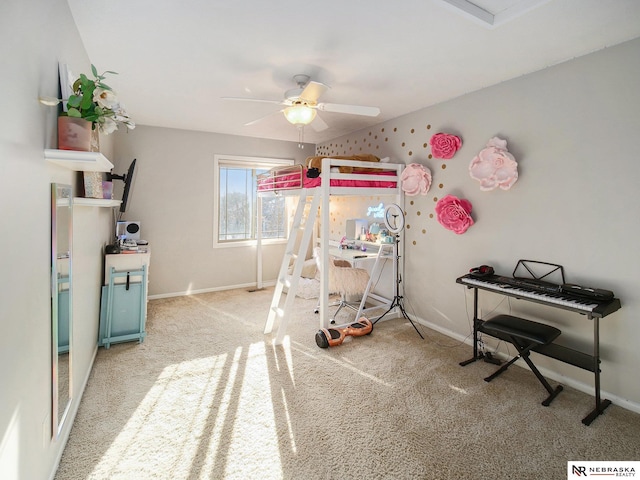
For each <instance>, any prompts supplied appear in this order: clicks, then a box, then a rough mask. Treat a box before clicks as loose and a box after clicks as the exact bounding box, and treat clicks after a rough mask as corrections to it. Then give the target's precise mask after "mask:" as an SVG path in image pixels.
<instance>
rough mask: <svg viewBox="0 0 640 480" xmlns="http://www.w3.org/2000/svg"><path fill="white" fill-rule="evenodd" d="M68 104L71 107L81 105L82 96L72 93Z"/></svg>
mask: <svg viewBox="0 0 640 480" xmlns="http://www.w3.org/2000/svg"><path fill="white" fill-rule="evenodd" d="M67 105H68V106H69V107H74V108H77V107H79V106H80V97H79V96H77V95H71V96H70V97H69V99H68V100H67Z"/></svg>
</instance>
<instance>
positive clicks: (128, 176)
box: [107, 158, 136, 214]
mask: <svg viewBox="0 0 640 480" xmlns="http://www.w3.org/2000/svg"><path fill="white" fill-rule="evenodd" d="M135 170H136V159H135V158H134V159H133V162H131V165H129V170H127V173H125V174H124V175H115V174H113V173H109V174H107V179H108V180H114V179H115V180H122V181H123V182H124V191H123V192H122V203H121V204H120V214H123V213H124V212H126V210H127V203H128V201H129V194H130V193H131V183H132V182H133V175H134V173H135Z"/></svg>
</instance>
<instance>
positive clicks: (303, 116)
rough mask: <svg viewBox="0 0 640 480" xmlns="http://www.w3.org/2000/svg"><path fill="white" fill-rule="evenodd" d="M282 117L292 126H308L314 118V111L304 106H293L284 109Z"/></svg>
mask: <svg viewBox="0 0 640 480" xmlns="http://www.w3.org/2000/svg"><path fill="white" fill-rule="evenodd" d="M284 116H285V117H286V119H287V120H288V121H289V123H292V124H294V125H309V124H310V123H311V122H312V121H313V119H314V118H316V111H315V109H314V108H310V107H307V106H306V105H294V106H292V107H287V108H285V109H284Z"/></svg>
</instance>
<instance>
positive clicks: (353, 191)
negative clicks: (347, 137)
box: [256, 158, 405, 345]
mask: <svg viewBox="0 0 640 480" xmlns="http://www.w3.org/2000/svg"><path fill="white" fill-rule="evenodd" d="M340 166H350V167H357V168H368V169H376V170H380V171H384V170H386V171H389V170H393V171H394V172H395V173H394V174H393V175H373V174H366V173H356V174H347V173H339V172H337V171H336V172H332V171H331V169H332V168H334V167H340ZM404 167H405V165H404V164H392V163H384V162H380V163H378V162H361V161H354V160H341V159H334V158H324V159H323V160H322V170H321V171H322V173H321V175H320V178H321V185H320V186H319V187H315V188H291V187H288V188H286V189H279V190H270V191H261V190H258V212H257V213H258V215H257V218H258V222H257V223H258V227H257V232H256V235H257V262H258V267H257V272H258V280H257V287H258V288H262V252H261V250H262V232H261V225H262V222H261V219H262V201H261V199H262V197H265V196H269V195H294V196H297V197H298V198H299V200H298V206H297V208H296V213H295V216H294V220H293V225H292V227H291V232H290V234H289V239H288V241H287V247H286V251H285V254H284V256H283V259H282V264H281V266H280V272H279V274H278V278H277V280H276V286H275V290H274V294H273V300H272V302H271V308H270V309H269V314H268V317H267V321H266V323H265V328H264V333H265V334H269V333H271V332H272V331H273V328H274V326H275V323H276V319H279V325H278V330H277V333H276V336H275V338H274V344H276V345H280V344H282V342H283V340H284V337H285V335H286V328H287V323H288V321H289V316H290V311H291V305H292V304H293V299H294V298H295V295H296V291H297V288H298V281H299V278H300V274H301V273H302V266H303V264H304V261H305V259H306V253H307V251H308V249H309V244H310V242H311V239H312V235H313V231H314V224H315V220H316V217H317V215H318V208H320V211H321V228H320V238H319V240H318V243H319V246H320V252H321V254H320V259H321V262H322V263H321V265H322V267H321V268H320V302H319V305H320V309H319V310H320V328H326V327H328V326H329V309H328V306H329V273H328V271H329V269H328V268H327V262H328V261H329V254H328V253H329V222H330V218H329V201H330V197H331V196H337V195H341V196H374V195H385V196H394V197H395V198H394V201H393V203H396V204H398V205H399V206H400V207H401V208H403V209H404V195H403V192H402V188H401V183H400V175H401V174H402V170H403V169H404ZM302 174H304V173H302ZM331 180H367V181H384V182H395V184H396V187H395V188H374V187H331V186H330V182H331ZM307 205H308V206H309V209H308V213H307V214H306V215H305V210H306V207H307ZM298 238H300V242H299V246H298V249H297V251H294V250H295V247H296V243H297V242H296V240H297V239H298ZM292 259H293V260H294V263H293V272H292V274H291V275H288V270H289V266H290V263H291V260H292ZM285 286H286V287H287V289H288V290H287V294H286V295H285V297H286V298H285V300H284V305H282V302H281V299H282V296H283V289H284V287H285ZM363 303H364V302H363Z"/></svg>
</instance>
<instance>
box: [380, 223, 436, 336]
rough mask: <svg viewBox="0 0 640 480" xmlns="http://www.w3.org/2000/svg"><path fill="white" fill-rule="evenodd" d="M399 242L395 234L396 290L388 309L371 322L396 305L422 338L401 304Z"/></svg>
mask: <svg viewBox="0 0 640 480" xmlns="http://www.w3.org/2000/svg"><path fill="white" fill-rule="evenodd" d="M399 244H400V235H396V239H395V243H394V245H393V256H394V260H395V264H394V266H393V270H394V273H395V275H396V292H395V293H396V294H395V296H394V297H393V300H392V301H391V305H390V306H389V309H388V310H387V311H386V312H384V313H383V314H382V315H380V316H379V317H378V318H376V319H375V320H374V321H373V324H374V325H375V324H376V323H377V322H378V321H380V320H381V319H382V317H384V316H385V315H386V314H388V313H389V312H391V310H393V309H394V308H396V307H398V309H399V310H400V313H402V316H403V317H404V318H406V319H407V320H409V323H410V324H411V326H412V327H413V328H414V329H415V331H416V332H418V335H420V338H422V339H423V340H424V337H423V336H422V334H421V333H420V330H418V327H416V324H415V323H413V320H411V318H409V315H407V312H406V310H405V309H404V305H403V304H402V303H403V302H402V299H403V296H402V295H400V283H401V282H402V276H401V275H400V253H399V248H398V246H399Z"/></svg>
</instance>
